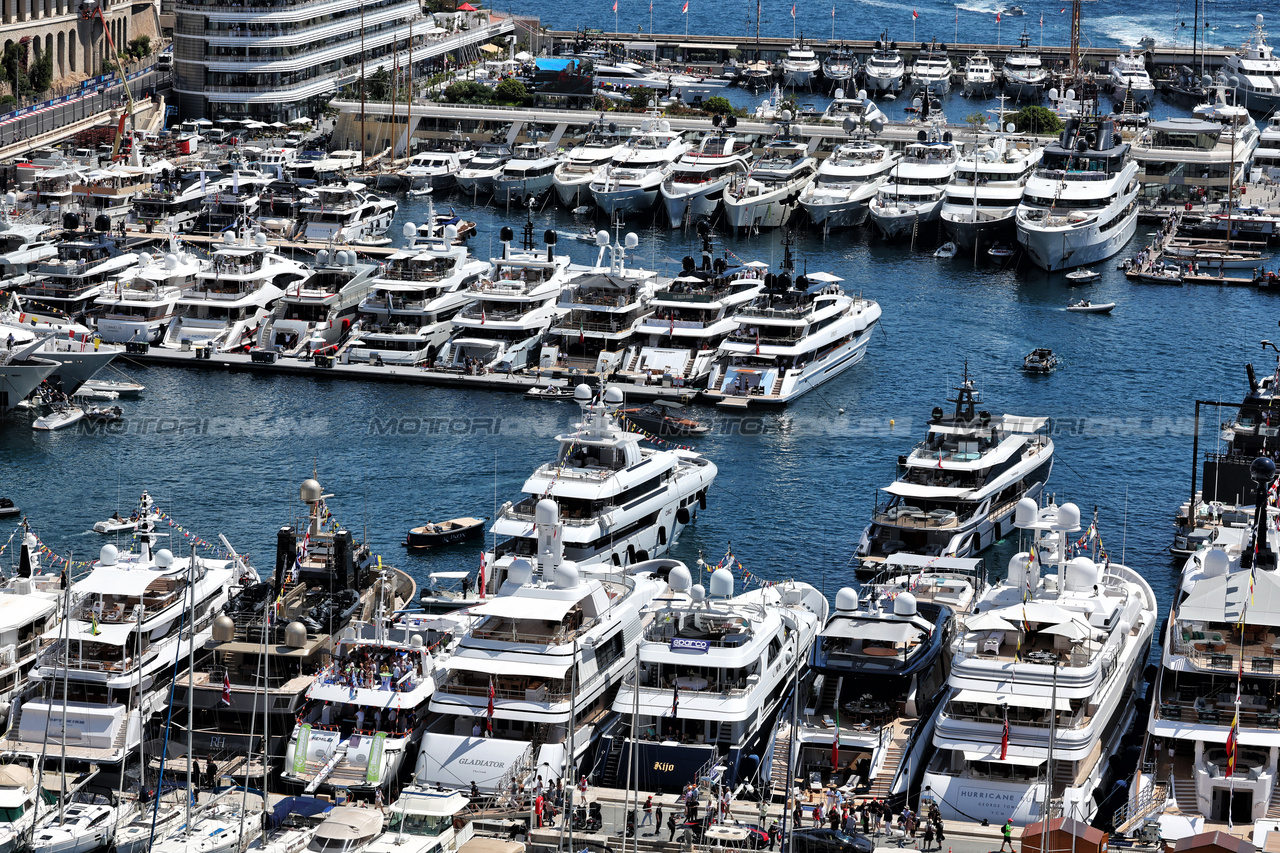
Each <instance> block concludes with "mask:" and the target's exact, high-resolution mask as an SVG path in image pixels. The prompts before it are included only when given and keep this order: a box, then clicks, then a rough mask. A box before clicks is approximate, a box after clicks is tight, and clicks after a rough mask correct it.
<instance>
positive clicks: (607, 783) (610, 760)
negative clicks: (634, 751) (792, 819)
mask: <svg viewBox="0 0 1280 853" xmlns="http://www.w3.org/2000/svg"><path fill="white" fill-rule="evenodd" d="M608 744H609V745H608V746H607V747H606V749H608V750H609V754H608V756H607V757H606V758H605V760H604V773H603V774H602V776H603V777H604V778H602V779H601V780H600V782H599V784H600V785H603V786H604V787H606V788H613V787H616V786H617V783H618V765H619V764H621V763H622V745H623V741H622V740H621V738H618V737H612V738H609V740H608Z"/></svg>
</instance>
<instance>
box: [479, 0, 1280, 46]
mask: <svg viewBox="0 0 1280 853" xmlns="http://www.w3.org/2000/svg"><path fill="white" fill-rule="evenodd" d="M760 2H761V16H760V32H761V35H764V36H772V37H789V36H791V35H792V33H793V29H792V23H793V18H792V9H793V7H794V9H795V17H794V23H795V29H794V32H795V33H797V34H798V33H801V32H803V33H804V34H805V35H806V36H807V37H809V38H811V39H829V38H832V37H833V22H834V38H836V39H876V38H879V36H880V33H881V32H883V31H884V30H885V29H888V31H889V37H890V38H891V39H894V40H896V41H898V42H899V43H900V44H901V45H903V46H904V47H905V46H907V45H909V44H912V43H915V42H919V41H925V40H929V39H932V38H935V37H936V38H937V39H938V41H939V42H947V43H957V42H958V43H980V44H996V43H1001V44H1011V43H1013V44H1016V43H1017V39H1018V36H1019V35H1020V34H1021V33H1022V30H1023V27H1024V26H1025V27H1026V28H1027V30H1028V32H1029V33H1030V35H1031V40H1032V43H1033V44H1041V43H1043V44H1046V45H1065V44H1069V43H1070V30H1069V27H1070V18H1071V3H1070V0H1029V2H1023V3H1019V4H1018V5H1020V6H1022V8H1023V9H1024V10H1025V12H1026V14H1025V15H1023V16H1021V17H1012V16H1009V15H1002V16H1001V18H1002V19H1001V21H1000V23H999V24H997V22H996V13H997V12H999V11H1001V10H1003V9H1005V8H1008V7H1009V6H1012V5H1014V3H1013V2H1011V0H1010V1H1009V2H1006V0H962V2H960V3H955V2H952V1H951V0H855V2H850V0H760ZM1202 3H1203V5H1202V11H1201V23H1202V26H1203V27H1204V36H1203V43H1204V44H1206V45H1208V46H1210V47H1222V46H1229V47H1237V46H1239V44H1240V42H1241V41H1242V40H1243V39H1244V37H1245V36H1246V35H1247V34H1248V32H1249V31H1250V29H1251V28H1252V26H1253V18H1254V15H1255V14H1257V13H1263V14H1264V15H1266V16H1267V17H1268V18H1275V17H1276V16H1277V15H1280V6H1277V4H1276V3H1275V2H1274V0H1202ZM756 5H757V0H689V12H688V18H689V20H688V32H689V33H690V34H696V35H717V36H732V37H734V38H746V37H751V38H754V37H755V33H756ZM683 7H684V0H652V6H650V2H649V0H617V15H616V18H615V14H614V4H613V2H612V0H589V2H587V3H582V2H571V0H496V3H495V4H494V8H495V9H498V10H499V11H512V12H516V13H518V14H523V15H534V16H537V17H538V18H539V19H540V20H541V23H542V24H543V25H544V26H547V27H550V28H552V29H562V30H575V29H579V28H581V27H584V26H585V27H591V28H596V29H600V30H603V31H605V32H607V33H613V32H618V33H621V34H623V35H628V34H630V35H632V36H634V35H635V34H636V33H637V31H639V32H641V33H642V34H644V33H649V32H651V31H652V32H655V33H683V32H685V24H686V22H685V15H684V14H682V13H681V9H682V8H683ZM833 8H834V9H835V14H834V16H833V15H832V9H833ZM651 9H652V27H651V26H650V10H651ZM912 12H917V13H918V14H919V18H917V19H914V21H913V18H912ZM1041 21H1043V27H1042V26H1041ZM1194 24H1195V0H1160V2H1155V3H1144V2H1140V0H1100V2H1088V3H1085V4H1084V9H1083V16H1082V25H1081V31H1082V35H1083V39H1084V41H1083V44H1084V46H1085V47H1093V48H1103V47H1112V46H1119V45H1131V44H1136V43H1137V41H1138V40H1139V39H1141V38H1143V37H1144V36H1151V37H1152V38H1154V39H1155V40H1156V42H1157V44H1160V45H1170V46H1182V47H1190V46H1191V44H1192V34H1193V33H1194ZM1042 36H1043V38H1042Z"/></svg>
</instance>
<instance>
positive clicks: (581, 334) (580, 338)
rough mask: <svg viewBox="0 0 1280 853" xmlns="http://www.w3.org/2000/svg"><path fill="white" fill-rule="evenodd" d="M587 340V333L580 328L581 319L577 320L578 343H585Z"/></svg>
mask: <svg viewBox="0 0 1280 853" xmlns="http://www.w3.org/2000/svg"><path fill="white" fill-rule="evenodd" d="M586 342H587V334H586V332H584V331H583V330H582V321H581V320H579V321H578V343H580V344H585V343H586Z"/></svg>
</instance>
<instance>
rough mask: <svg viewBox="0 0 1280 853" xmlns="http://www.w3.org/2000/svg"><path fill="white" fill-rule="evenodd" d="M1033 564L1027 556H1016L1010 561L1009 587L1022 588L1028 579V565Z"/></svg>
mask: <svg viewBox="0 0 1280 853" xmlns="http://www.w3.org/2000/svg"><path fill="white" fill-rule="evenodd" d="M1029 562H1031V560H1030V558H1029V557H1028V556H1027V554H1025V553H1023V554H1014V555H1013V557H1011V558H1010V560H1009V586H1013V587H1019V588H1021V587H1022V585H1023V583H1024V582H1026V579H1027V564H1028V563H1029Z"/></svg>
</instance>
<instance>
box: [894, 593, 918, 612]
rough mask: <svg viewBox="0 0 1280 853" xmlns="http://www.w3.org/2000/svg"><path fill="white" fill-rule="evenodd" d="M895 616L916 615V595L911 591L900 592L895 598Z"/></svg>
mask: <svg viewBox="0 0 1280 853" xmlns="http://www.w3.org/2000/svg"><path fill="white" fill-rule="evenodd" d="M893 615H894V616H915V615H916V597H915V596H914V595H912V594H911V593H909V592H900V593H898V595H897V596H896V597H895V598H894V599H893Z"/></svg>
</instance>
